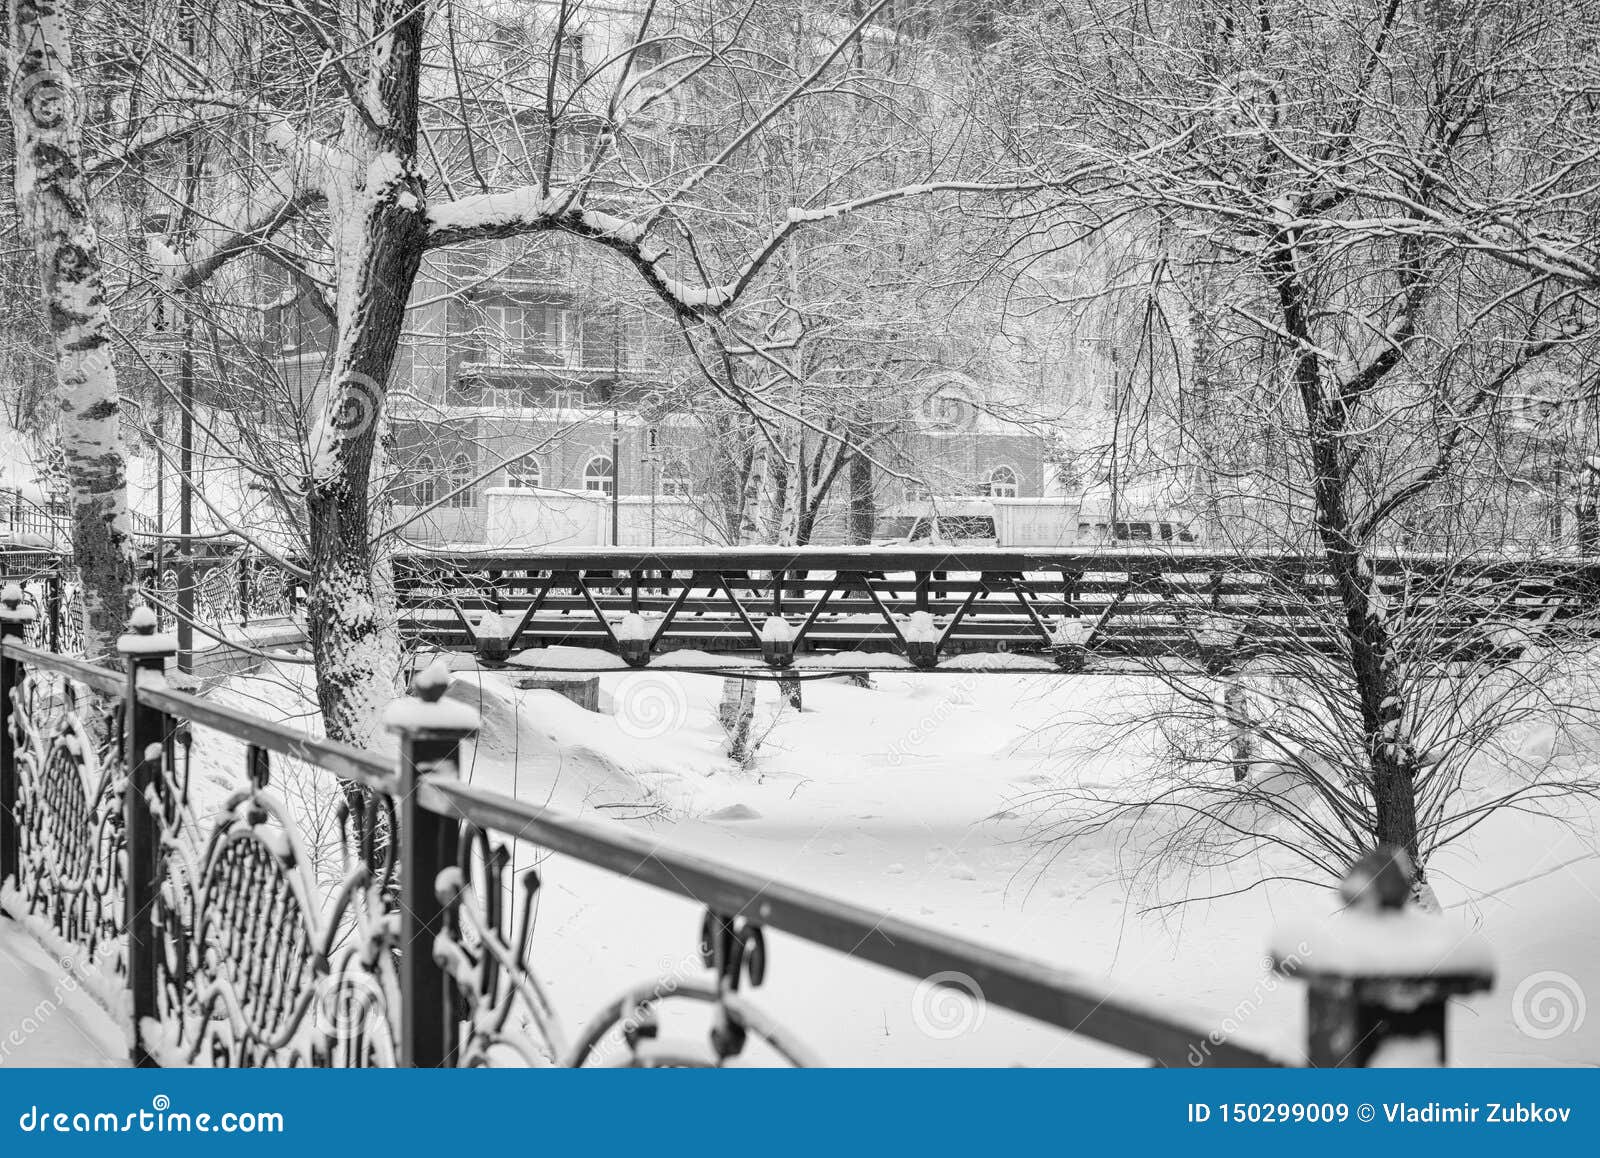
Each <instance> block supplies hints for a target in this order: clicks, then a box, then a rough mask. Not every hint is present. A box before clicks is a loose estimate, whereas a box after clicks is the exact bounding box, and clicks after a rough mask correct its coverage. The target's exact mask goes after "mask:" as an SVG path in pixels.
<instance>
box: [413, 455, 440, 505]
mask: <svg viewBox="0 0 1600 1158" xmlns="http://www.w3.org/2000/svg"><path fill="white" fill-rule="evenodd" d="M437 469H438V467H436V466H435V465H434V462H433V459H431V458H429V457H428V456H427V455H423V456H422V457H421V458H419V459H417V461H416V462H415V463H414V464H413V465H412V467H411V502H412V505H414V506H418V507H425V506H427V505H428V504H429V503H431V502H433V472H434V471H435V470H437Z"/></svg>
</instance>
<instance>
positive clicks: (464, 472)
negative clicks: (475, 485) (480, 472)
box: [445, 454, 473, 507]
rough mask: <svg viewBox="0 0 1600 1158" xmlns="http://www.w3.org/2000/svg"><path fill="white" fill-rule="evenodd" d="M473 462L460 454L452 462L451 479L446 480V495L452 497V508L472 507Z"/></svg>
mask: <svg viewBox="0 0 1600 1158" xmlns="http://www.w3.org/2000/svg"><path fill="white" fill-rule="evenodd" d="M471 482H472V460H471V459H470V458H468V457H467V456H466V455H464V454H458V455H456V456H455V458H453V459H451V460H450V477H449V478H448V479H446V480H445V490H446V493H448V494H449V495H450V505H451V506H452V507H470V506H472V505H473V501H472V487H471V486H469V485H468V484H469V483H471Z"/></svg>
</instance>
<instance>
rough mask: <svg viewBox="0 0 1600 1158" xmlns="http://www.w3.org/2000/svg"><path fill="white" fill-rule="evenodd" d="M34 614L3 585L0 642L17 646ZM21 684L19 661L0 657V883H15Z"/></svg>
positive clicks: (15, 589) (17, 590) (14, 589)
mask: <svg viewBox="0 0 1600 1158" xmlns="http://www.w3.org/2000/svg"><path fill="white" fill-rule="evenodd" d="M35 614H36V612H35V611H34V609H33V606H32V605H31V604H29V603H27V602H26V601H24V599H23V598H22V588H21V587H19V586H18V585H17V584H15V583H7V584H6V586H5V590H4V591H3V592H0V639H4V640H5V641H6V642H7V643H21V642H22V635H23V632H25V631H26V630H27V629H28V623H29V622H30V621H31V620H32V619H33V617H34V615H35ZM21 683H22V661H21V660H18V659H15V658H13V657H12V656H11V655H10V654H5V655H0V881H8V880H15V879H16V877H17V872H18V869H19V866H20V863H21V862H20V860H19V859H18V854H17V847H18V842H19V839H20V837H19V835H18V832H17V742H16V737H15V736H13V735H12V734H11V713H12V711H13V710H14V705H13V704H12V702H11V697H12V694H13V692H15V690H16V689H17V687H18V686H19V685H21Z"/></svg>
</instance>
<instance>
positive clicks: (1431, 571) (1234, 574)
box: [396, 547, 1600, 677]
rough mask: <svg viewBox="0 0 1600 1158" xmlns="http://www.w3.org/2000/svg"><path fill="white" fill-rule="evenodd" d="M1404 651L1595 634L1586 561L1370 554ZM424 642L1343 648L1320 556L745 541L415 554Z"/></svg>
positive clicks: (923, 648)
mask: <svg viewBox="0 0 1600 1158" xmlns="http://www.w3.org/2000/svg"><path fill="white" fill-rule="evenodd" d="M1374 570H1375V573H1376V583H1377V585H1378V587H1379V589H1380V590H1381V592H1382V594H1383V598H1384V600H1385V602H1386V603H1387V605H1388V607H1389V608H1390V609H1391V619H1390V623H1391V627H1392V629H1393V630H1394V631H1395V632H1396V635H1397V642H1398V643H1399V645H1400V646H1401V647H1402V648H1406V649H1411V650H1419V651H1421V652H1422V653H1425V654H1426V655H1428V656H1430V657H1432V658H1434V659H1437V660H1441V661H1447V662H1475V661H1485V660H1487V661H1494V660H1502V659H1508V658H1512V657H1514V656H1515V655H1517V654H1519V653H1520V651H1521V650H1522V649H1523V648H1524V647H1526V646H1528V645H1529V644H1530V643H1531V642H1533V641H1535V640H1541V639H1551V638H1554V637H1556V636H1559V635H1560V634H1561V633H1571V632H1581V633H1583V634H1585V635H1587V634H1590V633H1591V631H1592V612H1593V610H1594V608H1595V606H1596V597H1597V593H1600V563H1597V562H1596V561H1595V560H1592V559H1580V558H1549V559H1532V558H1529V559H1507V558H1482V559H1455V560H1453V559H1448V558H1445V557H1443V556H1437V555H1417V554H1409V555H1408V554H1389V555H1379V556H1376V557H1375V558H1374ZM396 581H397V587H398V591H399V597H400V615H401V620H400V623H401V630H402V633H403V635H404V637H405V638H406V639H407V640H408V641H411V642H415V643H418V644H424V645H429V646H432V647H437V648H444V649H449V650H456V651H464V650H472V651H476V652H477V653H478V654H479V656H480V658H482V659H484V660H487V661H490V662H503V661H505V660H507V659H509V658H511V657H513V656H515V657H516V661H517V663H518V664H519V665H521V666H527V667H536V668H556V669H564V670H605V669H608V668H616V667H645V666H657V667H669V668H673V669H676V670H685V671H708V672H719V673H725V674H740V673H742V674H747V675H769V676H773V675H777V676H789V677H798V676H804V675H808V674H814V675H823V674H835V673H838V672H841V671H861V670H894V669H901V668H903V669H910V670H921V671H987V672H1006V671H1010V672H1028V671H1035V672H1036V671H1092V670H1123V671H1133V672H1138V671H1151V670H1157V669H1160V668H1162V667H1164V666H1167V665H1171V664H1175V663H1176V664H1185V665H1190V666H1193V665H1199V666H1201V667H1203V668H1205V669H1207V670H1214V671H1225V670H1233V669H1237V668H1238V667H1239V666H1240V665H1243V664H1247V663H1252V662H1267V663H1272V662H1278V663H1283V664H1288V665H1289V666H1291V667H1292V666H1295V665H1297V664H1299V663H1301V662H1303V661H1304V660H1305V659H1306V658H1308V657H1313V656H1323V657H1337V656H1340V655H1342V654H1343V653H1344V650H1345V648H1346V643H1345V639H1346V636H1347V632H1348V625H1347V623H1346V621H1345V618H1344V611H1343V609H1342V606H1341V604H1340V603H1339V601H1338V600H1337V598H1336V595H1335V592H1334V590H1333V587H1332V581H1331V578H1330V577H1329V575H1328V574H1327V571H1326V568H1325V566H1324V563H1323V561H1322V559H1321V557H1320V556H1315V555H1277V554H1259V553H1256V554H1253V553H1245V552H1219V551H1215V550H1208V549H1205V548H1183V547H1175V548H1163V549H1150V548H1121V549H1118V548H1112V549H1106V548H1077V549H1061V550H1052V551H1036V550H1014V549H992V548H985V549H961V550H950V549H944V548H937V547H928V548H916V549H902V548H893V549H884V548H869V547H858V548H843V549H841V548H813V547H802V548H788V549H774V548H733V549H686V550H671V551H645V550H636V549H626V548H624V549H610V550H592V549H584V550H574V551H548V552H543V553H539V554H526V553H524V554H466V553H443V552H439V553H424V552H416V553H409V554H405V555H402V556H400V557H399V558H397V560H396Z"/></svg>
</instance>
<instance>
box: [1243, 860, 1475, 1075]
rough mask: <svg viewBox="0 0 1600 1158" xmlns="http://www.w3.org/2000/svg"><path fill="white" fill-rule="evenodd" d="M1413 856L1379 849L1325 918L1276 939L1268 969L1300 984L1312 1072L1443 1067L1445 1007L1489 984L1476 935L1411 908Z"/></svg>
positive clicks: (1285, 930)
mask: <svg viewBox="0 0 1600 1158" xmlns="http://www.w3.org/2000/svg"><path fill="white" fill-rule="evenodd" d="M1415 875H1416V874H1415V872H1414V871H1413V868H1412V864H1411V858H1410V856H1409V855H1407V853H1406V851H1405V850H1404V849H1403V848H1396V847H1394V846H1390V845H1383V846H1379V847H1378V848H1376V849H1374V850H1373V851H1372V852H1369V853H1367V854H1366V855H1364V856H1362V857H1361V858H1360V859H1359V860H1357V861H1356V863H1355V864H1354V865H1352V866H1351V867H1350V871H1349V873H1348V874H1346V876H1345V879H1344V881H1343V883H1342V884H1341V885H1340V886H1339V895H1340V897H1341V899H1342V900H1343V901H1344V907H1343V908H1342V909H1340V910H1339V911H1337V912H1336V913H1334V914H1333V915H1332V916H1330V917H1325V918H1321V919H1310V920H1304V919H1302V920H1297V921H1288V922H1285V923H1283V924H1281V925H1280V926H1279V927H1278V928H1277V929H1276V930H1275V931H1274V933H1273V936H1272V942H1271V959H1272V966H1273V969H1274V970H1275V971H1276V972H1278V973H1280V974H1282V975H1283V976H1285V977H1295V978H1298V979H1300V980H1301V981H1304V982H1305V983H1306V987H1307V992H1306V1015H1307V1016H1306V1034H1307V1043H1306V1060H1307V1061H1308V1063H1309V1064H1311V1065H1314V1066H1326V1067H1335V1066H1343V1067H1355V1066H1442V1065H1444V1064H1445V1007H1446V1003H1447V1002H1448V1001H1449V999H1450V998H1452V997H1459V996H1463V995H1465V994H1469V993H1479V992H1482V991H1484V990H1487V989H1489V988H1490V987H1491V986H1492V985H1493V984H1494V962H1493V957H1492V955H1491V954H1490V952H1489V948H1488V945H1487V944H1486V943H1485V942H1484V940H1483V938H1482V937H1480V936H1479V935H1478V933H1477V932H1476V931H1474V930H1473V929H1471V928H1469V927H1466V926H1464V925H1463V924H1462V923H1461V922H1458V921H1456V920H1452V919H1450V918H1446V917H1444V916H1441V915H1439V914H1437V913H1431V912H1426V911H1424V910H1423V909H1421V908H1419V907H1417V906H1416V905H1414V904H1410V903H1409V902H1410V901H1411V897H1412V881H1413V879H1414V877H1415Z"/></svg>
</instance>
